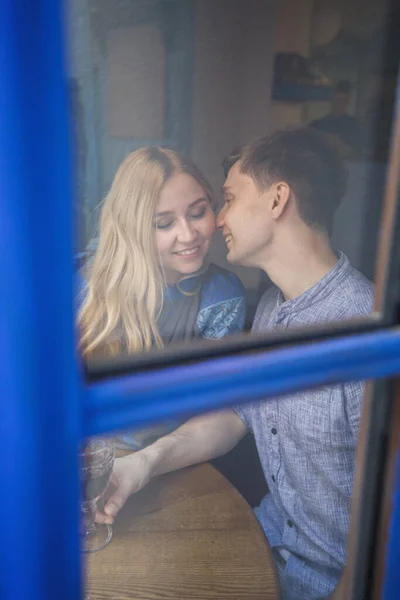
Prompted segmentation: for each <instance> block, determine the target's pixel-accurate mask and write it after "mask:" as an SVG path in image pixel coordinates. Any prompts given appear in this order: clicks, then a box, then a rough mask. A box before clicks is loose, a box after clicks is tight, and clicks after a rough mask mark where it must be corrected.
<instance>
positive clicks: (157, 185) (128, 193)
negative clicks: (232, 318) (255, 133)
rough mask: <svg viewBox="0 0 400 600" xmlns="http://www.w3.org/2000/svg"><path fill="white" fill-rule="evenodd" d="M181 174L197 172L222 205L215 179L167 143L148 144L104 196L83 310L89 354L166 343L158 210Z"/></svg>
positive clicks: (130, 158) (109, 353) (83, 332)
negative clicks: (170, 184)
mask: <svg viewBox="0 0 400 600" xmlns="http://www.w3.org/2000/svg"><path fill="white" fill-rule="evenodd" d="M175 173H187V174H189V175H191V176H192V177H194V179H196V181H197V182H198V183H199V185H201V186H202V188H203V189H204V191H205V192H206V194H207V196H208V198H209V199H210V203H211V205H212V206H215V200H214V195H213V192H212V189H211V187H210V184H209V183H208V181H207V180H206V178H205V177H204V176H203V175H202V173H201V172H200V171H199V169H198V168H197V167H196V166H195V165H194V164H193V163H192V161H191V160H189V159H187V158H184V157H182V156H181V155H180V154H178V153H177V152H176V151H175V150H172V149H170V148H164V147H159V146H153V147H150V148H141V149H140V150H137V151H136V152H133V153H132V154H130V155H129V156H128V157H127V158H126V159H125V160H124V161H123V163H122V164H121V165H120V167H119V169H118V171H117V173H116V175H115V178H114V181H113V183H112V186H111V189H110V191H109V193H108V195H107V196H106V198H105V200H104V201H103V204H102V208H101V214H100V224H99V242H98V247H97V250H96V253H95V256H94V259H93V261H92V262H91V264H90V266H89V267H87V273H85V278H86V281H87V284H86V287H85V290H84V292H83V294H84V301H83V303H82V306H81V309H80V311H79V315H78V329H79V334H80V350H81V352H82V355H83V356H85V357H93V356H95V357H96V356H115V355H118V354H121V353H133V352H139V351H141V350H148V349H150V348H151V347H154V346H156V347H158V348H161V347H162V346H163V343H162V339H161V336H160V334H159V332H158V329H157V319H158V316H159V314H160V310H161V308H162V302H163V288H164V287H165V277H164V275H163V272H162V268H161V265H160V260H159V254H158V250H157V245H156V240H155V230H154V215H155V212H156V209H157V206H158V202H159V198H160V193H161V190H162V188H163V186H164V184H165V183H166V181H167V180H168V179H169V178H170V177H171V176H172V175H174V174H175Z"/></svg>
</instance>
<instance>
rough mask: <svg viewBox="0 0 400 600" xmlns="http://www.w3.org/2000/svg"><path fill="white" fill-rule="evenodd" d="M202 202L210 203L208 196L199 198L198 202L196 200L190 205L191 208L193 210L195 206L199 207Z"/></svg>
mask: <svg viewBox="0 0 400 600" xmlns="http://www.w3.org/2000/svg"><path fill="white" fill-rule="evenodd" d="M201 202H208V198H207V196H202V197H201V198H197V200H194V202H191V203H190V204H189V208H192V207H193V206H197V204H201Z"/></svg>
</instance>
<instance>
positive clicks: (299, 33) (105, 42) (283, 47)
mask: <svg viewBox="0 0 400 600" xmlns="http://www.w3.org/2000/svg"><path fill="white" fill-rule="evenodd" d="M354 2H355V0H350V2H349V4H352V3H353V4H354ZM320 4H321V3H320V2H317V1H315V0H301V1H300V2H299V1H298V0H278V1H276V0H266V1H264V2H259V1H258V0H212V1H211V0H193V1H188V0H168V1H167V2H166V1H165V0H118V1H115V2H113V3H110V2H108V1H107V0H84V1H81V0H71V2H70V4H69V7H70V12H71V15H70V19H69V22H70V39H71V40H72V43H71V60H70V75H71V80H72V86H71V89H72V90H73V97H74V102H73V120H74V125H75V131H76V136H75V139H76V140H77V143H78V152H77V163H78V165H79V170H78V178H77V188H78V190H77V214H78V219H79V224H80V241H79V245H80V247H81V248H83V247H84V246H85V245H86V244H87V242H88V240H89V239H90V238H91V237H92V236H93V235H94V234H95V231H96V225H97V216H98V211H97V207H98V205H99V203H100V202H101V200H102V199H103V198H104V196H105V194H106V193H107V191H108V189H109V187H110V184H111V181H112V179H113V176H114V174H115V171H116V169H117V167H118V165H119V164H120V163H121V162H122V160H123V159H124V158H125V156H126V155H127V154H129V153H130V152H132V151H133V150H135V149H137V148H138V147H140V146H143V145H148V144H154V143H156V144H157V143H158V144H166V145H170V146H172V147H175V148H178V149H179V150H181V151H183V152H185V153H188V154H189V155H190V156H191V157H192V158H193V160H194V161H195V162H196V163H197V164H198V166H199V167H200V168H201V169H202V170H203V172H204V173H205V175H206V176H207V177H208V179H209V180H210V182H211V184H212V186H213V187H214V190H215V192H216V194H217V197H218V198H220V188H221V185H222V183H223V172H222V167H221V162H222V159H223V157H224V156H226V155H227V154H229V153H230V151H231V150H232V149H233V148H235V147H236V146H238V145H241V144H243V143H246V142H248V141H250V140H252V139H254V138H256V137H259V136H260V135H262V134H265V133H268V132H270V131H272V130H274V129H280V128H282V127H287V126H288V125H299V124H305V123H307V122H308V120H309V118H310V115H314V116H316V115H317V114H321V115H322V114H324V113H326V112H327V111H328V110H329V102H323V101H321V102H312V101H310V102H293V101H276V100H274V99H273V98H272V94H271V88H272V81H273V64H274V55H275V54H276V53H278V52H291V53H297V54H299V55H301V56H304V57H306V58H307V57H310V56H311V55H312V54H313V52H314V51H315V46H313V22H314V21H315V18H316V14H319V13H318V7H319V5H320ZM325 4H329V2H328V3H327V2H325ZM335 23H336V21H335ZM314 29H315V28H314ZM331 29H332V28H330V29H329V31H330V30H331ZM332 31H333V29H332ZM335 31H336V30H335ZM341 35H342V34H341V33H339V34H338V35H337V38H338V39H339V40H340V36H341ZM335 40H336V38H335ZM335 40H334V41H333V42H332V44H336V46H337V44H338V43H339V42H337V41H335ZM332 44H331V45H332ZM331 45H329V44H328V46H329V48H330V47H331ZM328 46H327V47H328ZM336 46H334V47H335V48H336ZM340 52H341V54H340ZM346 52H347V50H346V47H344V50H343V51H340V43H339V53H338V57H339V58H338V59H336V58H335V57H333V58H332V57H331V58H330V59H329V60H330V63H329V61H328V63H327V64H328V67H327V69H328V71H329V69H331V71H332V77H333V76H335V77H336V76H339V75H341V76H342V75H343V73H344V74H346V76H347V75H348V73H350V71H349V69H350V70H351V73H350V75H349V76H351V79H352V81H356V79H357V77H359V74H360V73H361V74H362V73H364V72H368V69H369V67H370V66H369V65H368V64H366V59H365V60H364V62H363V61H362V57H360V56H359V54H357V53H355V54H354V56H355V58H354V60H353V63H354V64H353V63H352V64H353V66H351V65H350V62H351V61H350V60H348V59H347V58H346V57H347V56H348V55H347V54H346ZM375 54H376V55H378V54H379V53H378V52H375ZM340 57H341V58H340ZM344 59H346V60H344ZM367 62H368V61H367ZM378 62H379V61H378ZM364 63H365V64H364ZM329 65H331V66H330V67H329ZM341 65H342V66H343V68H346V71H345V72H344V71H343V73H342V71H341ZM360 76H361V75H360ZM356 91H357V88H356ZM357 105H360V101H359V98H358V97H356V96H354V97H353V99H352V108H353V109H354V106H357ZM389 110H390V109H389ZM349 171H350V179H349V188H348V191H347V194H346V196H345V198H344V200H343V202H342V205H341V207H340V209H339V210H338V212H337V215H336V220H335V227H334V231H333V242H334V245H335V246H336V247H337V248H338V249H341V250H343V251H344V252H346V253H347V254H348V255H349V258H350V259H351V261H352V262H353V263H354V265H355V266H356V267H357V268H359V269H361V270H362V271H363V272H364V273H365V274H367V275H368V276H369V277H372V276H373V269H374V260H375V240H376V236H377V232H378V221H379V218H380V210H381V201H380V199H381V196H382V186H383V181H384V175H385V164H380V163H378V162H376V161H375V162H372V161H369V162H366V161H365V160H363V161H358V162H354V161H353V162H349ZM366 240H369V243H368V246H367V245H366ZM225 255H226V248H225V244H224V242H223V240H222V237H221V236H220V235H217V236H216V237H215V241H214V244H213V248H212V251H211V256H212V259H213V260H214V261H216V262H217V263H219V264H221V265H223V266H226V261H225ZM230 268H233V269H234V270H235V271H236V272H237V273H238V274H239V276H240V277H241V279H242V281H243V283H244V284H245V286H246V288H247V289H248V292H249V300H250V302H252V301H253V302H256V301H257V298H258V296H259V292H260V282H261V284H262V277H261V276H260V273H259V272H258V271H256V270H252V269H244V268H241V267H230Z"/></svg>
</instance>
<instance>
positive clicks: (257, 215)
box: [217, 163, 274, 267]
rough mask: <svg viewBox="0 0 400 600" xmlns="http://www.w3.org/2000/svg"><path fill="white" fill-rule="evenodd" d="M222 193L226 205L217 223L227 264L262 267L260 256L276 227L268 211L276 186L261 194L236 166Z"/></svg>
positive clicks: (250, 178) (238, 165) (230, 172)
mask: <svg viewBox="0 0 400 600" xmlns="http://www.w3.org/2000/svg"><path fill="white" fill-rule="evenodd" d="M223 193H224V200H225V204H224V206H223V208H222V210H221V211H220V213H219V215H218V218H217V224H218V226H219V227H220V228H221V229H222V231H223V235H224V238H225V242H226V245H227V248H228V256H227V259H228V261H229V262H231V263H235V264H240V265H245V266H248V267H259V266H261V264H260V257H261V255H263V254H264V250H265V248H266V246H268V244H269V243H270V241H271V237H272V230H273V225H274V223H273V219H272V218H271V216H270V210H269V207H270V206H271V203H272V196H273V193H274V190H273V186H271V188H269V189H267V190H266V191H263V192H260V190H259V189H258V188H257V186H256V184H255V183H254V181H253V179H252V177H250V176H249V175H245V174H243V173H241V172H240V164H239V163H236V164H235V165H234V166H233V167H232V168H231V170H230V171H229V173H228V177H227V179H226V182H225V185H224V188H223Z"/></svg>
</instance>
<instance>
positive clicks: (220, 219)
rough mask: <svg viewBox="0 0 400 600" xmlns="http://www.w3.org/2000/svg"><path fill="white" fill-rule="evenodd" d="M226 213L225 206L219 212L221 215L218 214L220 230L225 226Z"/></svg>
mask: <svg viewBox="0 0 400 600" xmlns="http://www.w3.org/2000/svg"><path fill="white" fill-rule="evenodd" d="M225 212H226V208H225V206H223V207H222V208H221V210H220V211H219V213H218V214H217V227H218V228H219V229H222V228H223V227H224V225H225Z"/></svg>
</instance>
